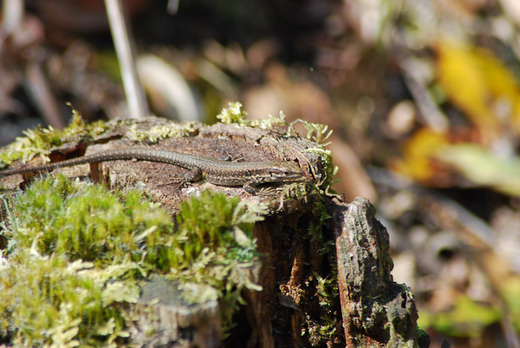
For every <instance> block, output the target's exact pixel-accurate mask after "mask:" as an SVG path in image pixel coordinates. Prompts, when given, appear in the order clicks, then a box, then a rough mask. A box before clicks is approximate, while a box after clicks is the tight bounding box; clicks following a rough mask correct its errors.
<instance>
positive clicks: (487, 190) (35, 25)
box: [0, 0, 520, 347]
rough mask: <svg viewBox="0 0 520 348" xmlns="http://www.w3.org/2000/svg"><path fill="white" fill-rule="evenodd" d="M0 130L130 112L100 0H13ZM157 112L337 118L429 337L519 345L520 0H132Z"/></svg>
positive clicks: (345, 172)
mask: <svg viewBox="0 0 520 348" xmlns="http://www.w3.org/2000/svg"><path fill="white" fill-rule="evenodd" d="M0 3H1V4H2V13H1V17H2V19H1V20H2V21H1V23H0V25H1V28H0V145H5V144H8V143H10V142H12V141H13V140H14V139H15V138H16V137H17V136H20V135H22V131H23V130H25V129H27V128H34V127H36V126H38V125H42V126H45V127H46V126H48V125H52V126H53V127H55V128H61V127H64V126H65V125H67V123H68V121H69V119H70V116H71V110H70V108H69V107H68V106H67V105H66V103H67V102H70V103H71V104H72V105H73V106H74V107H75V108H76V109H77V110H78V111H79V112H80V113H81V114H82V115H83V117H84V118H85V119H86V120H88V121H92V120H97V119H105V120H108V119H112V118H116V117H124V116H125V115H127V114H128V110H127V107H126V101H125V94H124V90H123V87H122V86H123V85H122V82H121V78H120V71H119V63H118V60H117V56H116V54H115V51H114V44H113V42H112V36H111V33H110V29H109V24H108V21H107V17H106V11H105V4H104V2H103V0H26V1H22V0H4V1H3V2H2V1H0ZM123 7H124V10H125V12H126V14H127V16H128V20H129V27H130V30H131V32H130V37H131V40H133V45H134V46H135V51H136V58H137V63H136V64H137V74H138V76H139V79H140V81H141V83H142V85H143V87H144V89H145V93H146V97H147V101H148V104H149V107H150V113H151V114H155V115H159V116H164V117H168V118H171V119H176V120H199V121H202V122H208V123H212V122H215V120H216V119H215V115H217V114H218V113H219V111H220V110H221V109H222V108H223V107H225V106H227V104H228V102H230V101H240V102H241V103H242V104H243V105H244V109H245V110H246V111H247V112H248V113H249V116H250V117H251V118H266V117H267V116H268V115H273V116H278V115H279V113H280V111H283V113H284V114H285V115H286V116H287V119H288V120H289V121H293V120H295V119H297V118H301V119H305V120H307V121H311V122H318V123H324V124H327V125H329V126H330V127H331V128H332V129H334V134H333V136H332V137H331V138H330V140H331V145H330V146H329V148H330V149H331V150H332V151H333V156H334V159H335V164H336V165H337V166H338V167H339V173H338V179H340V181H339V182H338V183H337V184H336V186H335V189H336V191H338V192H339V193H341V194H344V195H345V197H346V199H348V200H351V199H353V198H354V197H356V196H363V197H367V198H369V199H370V200H371V201H372V202H373V203H374V204H375V205H376V206H377V207H378V218H379V219H380V220H381V221H382V223H383V224H384V225H385V226H386V227H387V228H388V231H389V234H390V242H391V247H392V257H393V260H394V271H393V275H394V278H395V280H396V281H397V282H404V283H406V284H407V285H408V286H410V287H411V288H412V290H413V292H414V294H415V297H416V301H417V304H418V307H419V315H420V319H419V326H420V328H422V329H424V330H425V331H426V332H427V333H428V334H429V335H430V336H431V340H432V344H431V346H432V347H441V346H442V345H443V344H444V346H446V342H449V343H450V344H451V345H452V346H453V347H520V345H519V339H518V337H519V332H520V277H519V273H520V252H519V251H520V213H519V211H520V199H519V197H520V158H519V155H518V154H519V139H520V137H519V133H520V84H519V81H520V80H519V78H520V64H519V63H520V59H519V58H520V35H519V29H520V1H518V0H400V1H391V0H343V1H341V0H264V1H260V0H225V1H224V0H222V1H214V0H181V1H180V2H176V1H170V2H168V1H166V0H156V1H151V0H125V1H123Z"/></svg>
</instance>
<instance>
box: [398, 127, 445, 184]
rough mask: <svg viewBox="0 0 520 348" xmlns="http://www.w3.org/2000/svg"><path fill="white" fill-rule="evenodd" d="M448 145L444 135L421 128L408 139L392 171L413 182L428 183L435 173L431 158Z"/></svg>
mask: <svg viewBox="0 0 520 348" xmlns="http://www.w3.org/2000/svg"><path fill="white" fill-rule="evenodd" d="M447 143H448V141H447V139H446V136H445V135H444V134H441V133H438V132H435V131H433V130H431V129H429V128H423V129H421V130H419V131H418V132H417V133H415V134H414V135H413V137H412V138H410V139H409V140H408V141H407V143H406V144H405V146H404V149H403V159H402V160H399V161H396V162H394V164H393V169H394V170H395V171H396V172H398V173H399V174H402V175H405V176H408V177H410V178H412V179H414V180H415V181H422V182H424V181H428V180H430V179H431V178H432V177H433V176H434V175H435V173H436V168H435V166H434V164H433V163H432V157H433V156H434V155H435V154H436V153H437V152H438V151H439V150H440V149H442V148H443V147H444V146H445V145H446V144H447Z"/></svg>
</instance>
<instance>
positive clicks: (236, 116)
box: [217, 102, 247, 124]
mask: <svg viewBox="0 0 520 348" xmlns="http://www.w3.org/2000/svg"><path fill="white" fill-rule="evenodd" d="M246 118H247V112H246V111H244V110H242V103H240V102H232V103H229V104H228V107H227V108H224V109H222V111H221V112H220V114H218V115H217V119H219V120H220V122H222V123H226V124H231V123H239V124H245V123H246V121H245V119H246Z"/></svg>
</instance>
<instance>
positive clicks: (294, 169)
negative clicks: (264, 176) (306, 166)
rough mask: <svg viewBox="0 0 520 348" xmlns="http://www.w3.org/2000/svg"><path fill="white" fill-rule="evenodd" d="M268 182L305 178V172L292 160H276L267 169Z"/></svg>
mask: <svg viewBox="0 0 520 348" xmlns="http://www.w3.org/2000/svg"><path fill="white" fill-rule="evenodd" d="M269 174H270V176H269V178H268V180H267V181H269V182H285V181H300V180H304V179H305V173H304V172H303V170H302V169H301V168H300V166H299V165H297V164H296V163H294V162H276V163H273V166H272V167H271V168H270V170H269Z"/></svg>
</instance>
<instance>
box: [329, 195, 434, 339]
mask: <svg viewBox="0 0 520 348" xmlns="http://www.w3.org/2000/svg"><path fill="white" fill-rule="evenodd" d="M333 209H334V212H333V219H334V222H333V223H334V229H335V234H336V252H337V260H338V286H339V292H340V300H341V309H342V315H343V328H344V330H345V339H346V345H347V347H417V346H428V342H424V343H422V342H421V344H420V343H419V340H418V330H417V318H418V315H417V309H416V307H415V303H414V299H413V294H412V292H411V290H410V288H408V287H407V286H406V285H404V284H397V283H395V282H394V281H393V279H392V275H391V274H390V272H391V270H392V268H393V262H392V259H391V258H390V255H389V254H388V249H389V241H388V233H387V231H386V228H385V227H384V226H383V225H381V223H380V222H379V221H378V220H377V219H376V218H375V214H376V210H375V208H374V206H372V205H371V204H370V203H369V202H368V200H366V199H363V198H356V199H355V200H354V201H353V202H352V203H350V204H348V205H347V204H342V203H339V204H337V205H335V206H334V208H333ZM427 340H428V339H426V340H425V341H427Z"/></svg>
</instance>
